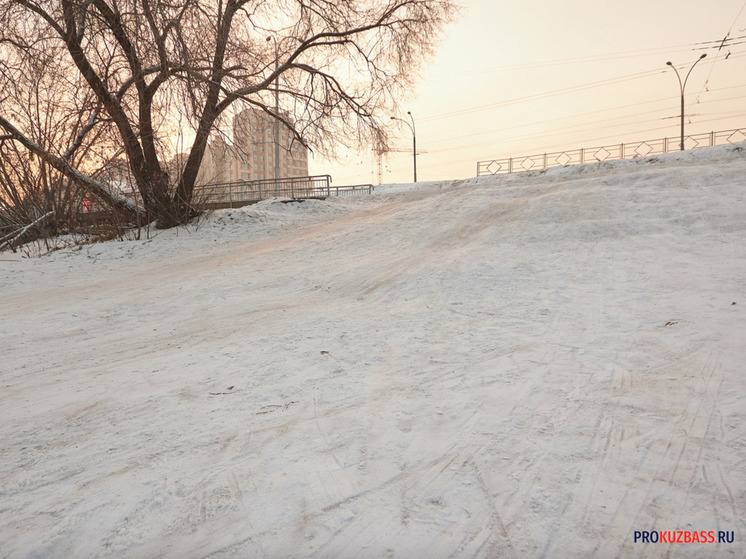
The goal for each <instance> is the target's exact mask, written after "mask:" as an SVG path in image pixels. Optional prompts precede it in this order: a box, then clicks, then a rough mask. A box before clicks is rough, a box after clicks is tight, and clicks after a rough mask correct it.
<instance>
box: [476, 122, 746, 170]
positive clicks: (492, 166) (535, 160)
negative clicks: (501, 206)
mask: <svg viewBox="0 0 746 559" xmlns="http://www.w3.org/2000/svg"><path fill="white" fill-rule="evenodd" d="M744 140H746V128H735V129H733V130H723V131H720V132H707V133H704V134H693V135H690V136H686V137H685V138H684V148H685V149H694V148H700V147H708V146H718V145H723V144H736V143H739V142H743V141H744ZM680 149H681V137H680V136H677V137H675V138H660V139H658V140H645V141H642V142H630V143H626V144H612V145H608V146H600V147H593V148H581V149H574V150H567V151H556V152H552V153H541V154H538V155H523V156H521V157H510V158H507V159H491V160H488V161H477V176H478V177H479V176H483V175H498V174H504V173H521V172H524V171H536V170H541V169H548V168H550V167H560V166H563V165H577V164H580V163H593V162H596V161H610V160H614V159H634V158H635V157H645V156H647V155H658V154H662V153H669V152H672V151H679V150H680Z"/></svg>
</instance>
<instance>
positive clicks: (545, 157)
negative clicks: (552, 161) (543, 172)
mask: <svg viewBox="0 0 746 559" xmlns="http://www.w3.org/2000/svg"><path fill="white" fill-rule="evenodd" d="M546 168H547V154H546V153H545V154H544V169H546Z"/></svg>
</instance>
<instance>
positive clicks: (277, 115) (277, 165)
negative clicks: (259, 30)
mask: <svg viewBox="0 0 746 559" xmlns="http://www.w3.org/2000/svg"><path fill="white" fill-rule="evenodd" d="M270 39H272V40H273V41H274V42H275V72H277V66H278V63H279V58H278V55H277V39H275V37H274V36H273V35H270V36H269V37H267V42H269V40H270ZM279 178H280V76H279V75H277V76H276V77H275V190H277V179H279Z"/></svg>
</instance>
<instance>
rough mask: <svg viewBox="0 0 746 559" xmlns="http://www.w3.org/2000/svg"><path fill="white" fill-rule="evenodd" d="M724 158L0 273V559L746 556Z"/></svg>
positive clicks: (737, 279) (634, 165) (281, 211)
mask: <svg viewBox="0 0 746 559" xmlns="http://www.w3.org/2000/svg"><path fill="white" fill-rule="evenodd" d="M745 148H746V146H744V145H740V146H729V147H720V148H711V149H702V150H697V151H692V152H684V153H680V154H671V155H667V156H659V157H656V158H648V159H639V160H634V161H617V162H610V163H601V164H594V165H584V166H577V167H568V168H557V169H552V170H550V171H547V172H542V173H527V174H522V175H511V176H501V177H489V178H481V179H470V180H467V181H456V182H454V181H448V182H442V183H426V184H418V185H389V186H386V187H381V188H379V189H377V190H376V193H375V194H374V195H372V196H370V197H366V198H355V199H353V198H348V199H345V198H338V199H329V200H327V201H306V202H303V203H287V204H286V203H279V202H278V201H274V200H270V201H266V202H262V203H260V204H258V205H256V206H249V207H246V208H243V209H241V210H224V211H221V212H216V213H215V214H214V215H213V216H212V217H211V218H210V219H209V220H208V221H206V222H203V223H202V224H201V225H200V226H199V227H197V228H194V227H192V228H190V229H187V230H185V229H179V230H169V231H162V232H158V234H157V235H156V236H155V237H154V238H151V239H149V240H144V241H130V242H112V243H105V244H100V245H95V246H90V247H84V248H82V249H78V250H73V249H71V250H64V251H58V252H54V253H51V254H49V255H46V256H44V257H42V258H38V259H27V258H21V257H20V256H19V255H13V254H6V253H3V254H0V290H1V291H0V293H2V297H1V298H0V314H1V315H2V322H0V355H2V357H1V358H0V383H1V384H0V386H1V387H2V390H1V391H0V410H2V411H0V414H1V415H0V418H1V419H2V421H1V422H0V450H1V451H0V557H13V558H15V557H77V558H80V557H117V558H119V557H132V558H141V557H179V558H183V557H214V558H219V557H316V558H327V557H342V558H347V557H371V558H379V557H397V558H419V557H422V558H439V557H486V558H493V557H548V558H557V557H560V558H562V557H598V558H606V557H621V556H624V557H659V556H660V557H662V556H666V557H714V556H723V557H743V556H745V555H746V543H745V539H746V522H745V519H746V374H744V372H745V365H744V363H746V343H745V340H746V151H744V149H745ZM672 530H679V531H682V533H686V534H688V535H689V537H691V535H692V534H693V533H695V532H696V533H698V534H699V533H700V532H705V535H708V534H709V532H710V531H712V532H713V533H714V534H715V537H716V538H717V535H718V532H723V533H724V534H725V536H726V541H724V542H722V543H668V536H667V535H666V534H665V532H667V531H672ZM652 531H655V534H656V535H655V536H654V537H655V538H656V539H659V538H660V537H661V536H660V534H661V533H663V538H664V540H665V541H663V542H660V541H659V543H643V542H642V541H641V540H642V536H643V532H644V533H645V534H644V535H645V536H646V537H647V538H651V537H653V536H652V535H651V532H652ZM698 537H699V536H698ZM728 538H730V540H731V541H727V540H728ZM635 540H637V541H635Z"/></svg>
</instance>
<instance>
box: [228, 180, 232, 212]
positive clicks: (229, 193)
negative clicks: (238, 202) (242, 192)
mask: <svg viewBox="0 0 746 559" xmlns="http://www.w3.org/2000/svg"><path fill="white" fill-rule="evenodd" d="M228 205H229V206H230V207H231V208H232V207H233V185H232V184H229V185H228Z"/></svg>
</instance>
